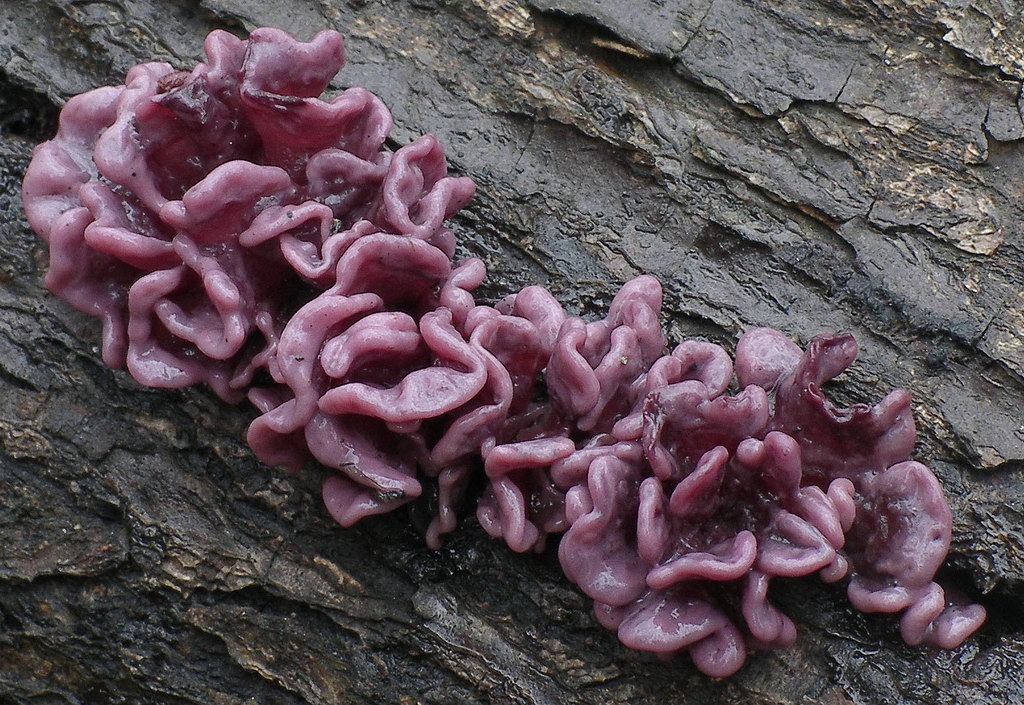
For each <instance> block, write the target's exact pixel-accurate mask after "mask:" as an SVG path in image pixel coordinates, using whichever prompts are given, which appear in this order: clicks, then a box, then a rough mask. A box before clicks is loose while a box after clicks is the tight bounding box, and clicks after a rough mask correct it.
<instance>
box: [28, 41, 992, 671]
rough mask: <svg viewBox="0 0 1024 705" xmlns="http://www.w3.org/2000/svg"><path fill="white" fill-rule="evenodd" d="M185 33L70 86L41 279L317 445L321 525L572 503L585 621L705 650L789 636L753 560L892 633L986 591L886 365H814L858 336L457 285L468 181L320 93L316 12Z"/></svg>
mask: <svg viewBox="0 0 1024 705" xmlns="http://www.w3.org/2000/svg"><path fill="white" fill-rule="evenodd" d="M206 52H207V56H208V61H207V63H204V64H200V65H199V66H197V67H196V68H195V69H194V70H192V71H191V72H188V73H186V72H176V71H175V70H174V69H173V68H172V67H170V66H169V65H167V64H161V63H151V64H143V65H140V66H137V67H135V68H134V69H132V70H131V71H130V72H129V73H128V76H127V78H126V80H125V84H124V85H123V86H120V87H107V88H100V89H97V90H95V91H92V92H89V93H86V94H84V95H80V96H78V97H76V98H73V99H72V100H71V101H69V102H68V104H67V106H66V107H65V109H64V111H63V112H62V114H61V119H60V129H59V131H58V134H57V136H56V137H55V138H54V139H53V140H51V141H50V142H46V143H44V144H42V145H40V146H39V147H38V148H37V149H36V151H35V154H34V157H33V160H32V163H31V166H30V167H29V170H28V173H27V174H26V176H25V182H24V188H23V196H24V203H25V210H26V212H27V214H28V218H29V221H30V223H31V225H32V227H33V228H34V229H35V230H36V232H37V233H39V235H40V237H42V238H43V240H45V241H46V242H47V243H48V245H49V247H50V269H49V272H48V274H47V277H46V284H47V286H48V287H49V288H50V289H51V291H53V292H54V293H55V294H57V295H58V296H60V297H61V298H63V299H64V300H66V301H67V302H68V303H70V304H71V305H72V306H74V307H75V308H77V309H78V310H80V311H83V312H85V313H87V314H89V315H92V316H95V317H97V318H99V319H100V320H101V321H102V323H103V344H102V352H103V359H104V361H105V362H106V363H107V364H108V365H110V366H112V367H121V366H126V367H127V368H128V370H129V372H130V373H131V374H132V376H133V377H135V379H136V380H138V381H139V382H140V383H142V384H144V385H148V386H153V387H183V386H187V385H191V384H196V383H200V382H203V383H206V384H208V385H209V386H210V387H211V388H212V389H213V390H214V391H215V392H216V393H217V394H218V395H220V396H221V397H222V398H224V399H225V400H229V401H239V400H241V399H243V398H248V400H249V401H250V402H251V403H252V404H253V405H254V406H255V407H256V409H257V410H258V411H259V412H260V416H259V417H258V418H257V419H256V420H255V421H254V422H253V423H252V425H251V427H250V429H249V433H248V441H249V443H250V445H251V446H252V448H253V450H254V452H255V453H256V455H257V456H258V457H259V458H260V459H261V460H263V461H264V462H266V463H268V464H271V465H278V466H281V467H284V468H286V469H288V470H291V471H299V470H300V469H301V468H302V467H303V466H304V465H305V464H307V462H308V461H310V460H315V461H316V462H318V463H319V464H320V465H322V466H325V467H326V468H329V469H330V470H331V472H330V475H329V477H328V479H327V480H326V481H325V483H324V486H323V499H324V503H325V504H326V507H327V510H328V512H329V513H330V515H331V516H332V517H333V518H334V519H335V520H336V521H337V522H338V523H339V524H341V525H343V526H350V525H352V524H353V523H355V522H357V521H359V520H361V519H363V518H365V517H368V516H371V515H374V514H380V513H382V512H387V511H390V510H392V509H395V508H397V507H400V506H403V505H406V504H408V503H410V502H412V501H413V500H416V499H417V498H421V497H424V496H425V495H429V496H430V498H431V499H432V504H433V505H434V506H436V512H435V516H434V518H433V520H432V523H431V524H430V526H429V527H428V528H427V532H426V533H427V535H426V540H427V543H428V544H429V545H430V546H433V547H437V546H438V545H440V541H441V537H442V535H443V534H445V533H447V532H450V531H453V530H454V529H455V528H456V524H457V518H458V511H459V509H460V506H461V504H462V501H463V499H464V498H465V495H466V494H467V491H468V489H469V488H470V487H471V486H472V484H473V483H472V481H473V479H474V478H476V477H478V478H480V479H481V481H482V482H483V484H484V485H485V489H484V491H483V494H482V496H481V497H480V499H479V502H478V504H477V507H476V515H477V519H478V520H479V522H480V524H481V525H482V526H483V528H484V529H485V530H486V531H487V532H488V533H489V534H491V535H492V536H494V537H496V538H500V539H501V540H503V541H504V542H505V543H506V544H507V545H508V546H509V547H510V548H511V549H512V550H514V551H520V552H523V551H530V550H540V549H541V548H542V547H543V546H544V545H545V543H546V541H547V539H548V537H549V536H552V535H558V534H562V533H564V534H565V535H564V536H563V537H562V538H561V543H560V545H559V558H560V561H561V564H562V567H563V568H564V570H565V573H566V575H567V576H568V577H569V579H570V580H572V581H573V582H575V583H576V584H577V585H578V586H579V588H580V589H581V590H582V591H583V592H584V593H586V594H587V595H588V596H589V597H590V598H592V599H593V600H594V606H595V613H596V616H597V618H598V620H599V621H600V622H601V624H603V625H604V626H605V627H607V628H609V629H613V630H615V631H616V632H617V634H618V636H619V639H620V640H621V641H622V643H623V644H625V645H626V646H628V647H630V648H633V649H639V650H642V651H650V652H653V653H656V654H659V655H662V656H671V655H673V654H676V653H679V652H681V651H687V652H688V653H689V655H690V657H691V658H692V659H693V662H694V664H695V665H696V666H697V668H699V669H700V670H701V671H703V672H705V673H707V674H709V675H712V676H727V675H729V674H731V673H734V672H735V671H736V670H737V669H738V668H740V666H741V665H742V664H743V662H744V660H745V657H746V654H747V652H748V651H749V650H750V649H759V648H781V647H786V646H788V645H790V644H792V643H793V642H794V640H795V639H796V636H797V634H796V627H795V625H794V623H793V621H792V620H791V619H790V618H789V617H788V616H787V615H785V614H784V613H783V612H782V611H781V610H780V609H779V608H778V607H776V606H775V605H773V604H772V602H771V600H770V598H769V588H770V585H771V583H772V581H773V580H778V579H786V578H798V577H803V576H808V575H812V574H817V575H818V576H819V577H820V578H821V579H822V580H825V581H827V582H836V581H840V580H846V581H847V586H848V587H847V592H848V595H849V599H850V601H851V603H852V604H853V605H854V606H855V607H856V608H857V609H860V610H862V611H865V612H889V613H901V614H902V618H901V624H900V628H901V632H902V635H903V638H904V639H905V640H906V641H907V643H909V644H932V645H937V646H940V647H943V648H953V647H955V646H957V645H959V644H960V643H962V642H963V640H964V639H966V638H967V637H968V636H969V635H970V634H971V633H973V632H974V631H975V630H976V629H977V628H978V627H979V626H980V625H981V623H982V622H983V621H984V618H985V611H984V609H983V608H982V607H980V606H979V605H972V604H970V603H969V601H968V600H966V599H965V598H964V597H963V596H961V595H960V594H959V593H957V592H955V591H953V590H951V589H948V588H946V587H943V586H941V585H940V584H939V583H937V582H935V576H936V572H937V571H938V569H939V568H940V566H941V565H942V562H943V561H944V559H945V556H946V553H947V551H948V549H949V543H950V538H951V536H950V534H951V525H952V517H951V515H950V510H949V506H948V504H947V503H946V500H945V497H944V496H943V492H942V487H941V486H940V484H939V482H938V480H937V479H936V478H935V476H934V475H933V474H932V473H931V471H930V470H929V469H928V468H927V467H925V466H924V465H922V464H921V463H919V462H916V461H913V460H911V459H910V455H911V453H912V451H913V448H914V442H915V430H914V421H913V416H912V412H911V400H910V397H909V395H908V394H907V392H906V391H904V390H896V391H893V392H891V393H890V394H889V395H888V396H886V397H885V398H884V399H883V400H882V401H880V402H878V403H876V404H873V405H872V404H856V405H854V406H851V407H849V408H840V407H838V406H836V405H835V404H833V403H832V402H831V401H830V400H829V399H828V397H827V396H826V395H825V394H824V392H823V389H822V387H823V385H824V384H825V383H827V382H828V381H829V380H831V379H833V378H834V377H835V376H836V375H838V374H840V373H841V372H842V371H843V370H844V369H846V368H847V367H848V366H849V365H850V364H851V363H852V362H853V361H854V358H855V357H856V353H857V345H856V342H855V341H854V339H853V337H852V336H849V335H835V336H824V337H818V338H815V339H813V340H812V341H811V342H810V345H809V346H808V348H807V350H806V351H804V350H801V349H800V348H799V347H798V346H797V345H796V344H795V343H793V342H792V341H791V340H789V339H788V338H787V337H785V336H784V335H783V334H781V333H779V332H777V331H773V330H769V329H757V330H753V331H750V332H748V333H747V334H746V335H744V336H743V337H742V339H741V340H740V341H739V343H738V345H737V349H736V358H735V365H734V363H733V360H732V359H731V358H730V356H729V355H728V354H727V353H726V351H725V350H723V349H722V348H721V347H719V346H717V345H714V344H712V343H709V342H704V341H698V340H687V341H684V342H682V343H681V344H679V345H677V346H676V347H675V348H674V349H672V350H671V351H668V350H667V349H666V345H667V339H666V336H665V333H664V330H663V328H662V325H661V323H660V320H659V319H660V314H661V307H662V291H661V286H660V284H659V283H658V281H657V280H656V279H654V278H653V277H648V276H644V277H639V278H637V279H634V280H633V281H631V282H628V283H627V284H625V285H624V286H623V287H622V289H621V290H620V291H619V292H618V294H617V295H616V296H615V297H614V300H613V301H612V303H611V305H610V307H609V311H608V315H607V316H606V317H605V318H604V319H602V320H599V321H594V322H586V321H583V320H581V319H579V318H575V317H572V316H569V315H567V313H566V312H565V311H564V310H563V308H562V306H561V305H559V303H558V302H557V301H556V300H555V299H554V298H553V297H552V296H551V294H550V293H549V292H547V291H546V290H545V289H543V288H540V287H527V288H525V289H523V290H522V291H520V292H519V293H517V294H515V295H513V296H510V297H508V298H507V299H505V300H503V301H501V302H499V303H498V304H496V305H494V306H489V305H486V304H482V303H479V302H477V301H476V300H475V299H474V291H475V290H476V289H477V288H478V287H479V286H480V284H481V283H482V282H483V281H484V279H485V277H486V270H485V268H484V265H483V263H482V262H481V261H479V260H476V259H468V260H465V261H461V262H456V261H454V260H453V256H454V252H455V239H454V236H453V234H452V232H451V231H450V230H448V229H447V228H446V227H445V221H446V220H447V219H448V218H450V217H452V216H453V215H454V214H455V213H457V212H458V211H459V210H460V209H461V208H462V207H463V206H465V204H466V203H467V202H468V201H469V199H470V198H471V197H472V194H473V189H474V186H473V183H472V182H471V181H470V180H468V179H465V178H454V177H449V176H448V174H447V166H446V163H445V157H444V153H443V151H442V149H441V146H440V144H439V143H438V142H437V140H436V139H434V138H433V137H432V136H429V135H427V136H425V137H421V138H420V139H418V140H415V141H414V142H412V143H411V144H408V145H406V146H403V147H401V148H399V149H397V150H396V151H394V152H391V151H388V150H386V149H385V148H384V146H383V145H384V141H385V138H386V137H387V135H388V133H389V130H390V128H391V116H390V114H389V113H388V111H387V109H386V108H385V107H384V105H383V104H382V103H381V101H380V100H378V99H377V98H376V97H375V96H373V95H372V94H370V93H368V92H367V91H365V90H363V89H361V88H350V89H348V90H346V91H344V92H343V93H341V94H339V95H337V96H336V97H335V98H334V99H333V100H331V101H329V102H327V101H324V100H322V99H321V98H320V97H319V96H320V95H321V93H322V92H323V91H324V89H325V88H326V87H327V84H328V82H329V81H330V79H331V78H332V77H333V76H334V74H335V73H336V72H337V71H338V70H339V69H340V68H341V65H342V63H343V61H344V51H343V47H342V40H341V37H340V36H339V35H338V34H337V33H335V32H321V33H320V34H318V35H317V36H316V37H314V38H313V39H312V40H311V41H310V42H307V43H303V42H298V41H295V40H294V39H293V38H291V37H290V36H289V35H287V34H286V33H284V32H282V31H280V30H275V29H259V30H256V31H255V32H253V33H252V35H251V36H250V37H249V39H248V40H246V41H243V40H239V39H237V38H236V37H234V36H232V35H230V34H228V33H226V32H221V31H217V32H213V33H212V34H210V35H209V37H208V38H207V41H206ZM734 367H735V369H734Z"/></svg>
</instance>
